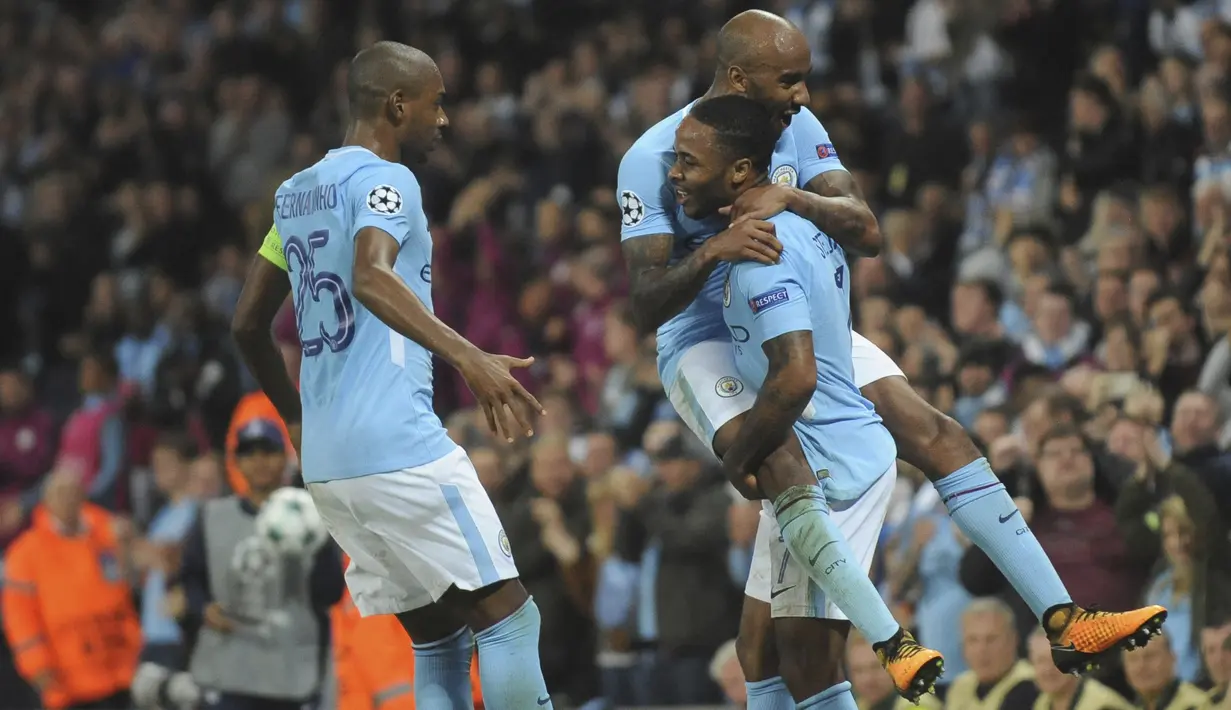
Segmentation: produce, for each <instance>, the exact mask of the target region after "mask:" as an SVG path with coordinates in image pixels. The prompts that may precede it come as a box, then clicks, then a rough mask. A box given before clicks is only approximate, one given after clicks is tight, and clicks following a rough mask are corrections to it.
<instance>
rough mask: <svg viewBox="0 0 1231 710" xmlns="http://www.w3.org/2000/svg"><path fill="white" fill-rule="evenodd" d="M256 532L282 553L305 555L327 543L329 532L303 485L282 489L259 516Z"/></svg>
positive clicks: (276, 492)
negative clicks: (301, 486)
mask: <svg viewBox="0 0 1231 710" xmlns="http://www.w3.org/2000/svg"><path fill="white" fill-rule="evenodd" d="M256 533H257V535H258V536H259V537H260V538H261V539H263V540H264V541H265V542H267V543H269V546H270V547H272V548H273V549H274V550H277V551H278V552H279V553H281V554H283V555H289V556H297V557H306V556H308V555H311V554H313V553H315V552H316V551H317V550H319V549H320V547H321V545H323V544H324V543H325V540H326V539H327V538H328V536H329V533H328V531H327V530H326V529H325V522H324V521H323V520H321V515H320V513H318V512H316V504H315V503H313V502H312V495H311V494H310V493H308V492H307V491H306V490H304V489H302V488H293V487H289V486H288V487H286V488H279V489H278V490H276V491H274V492H273V495H271V496H269V500H267V501H265V505H263V506H261V512H259V513H257V516H256Z"/></svg>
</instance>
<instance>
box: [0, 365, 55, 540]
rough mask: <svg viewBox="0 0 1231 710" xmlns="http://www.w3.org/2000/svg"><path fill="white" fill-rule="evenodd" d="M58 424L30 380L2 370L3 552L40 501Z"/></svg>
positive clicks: (0, 503)
mask: <svg viewBox="0 0 1231 710" xmlns="http://www.w3.org/2000/svg"><path fill="white" fill-rule="evenodd" d="M56 433H57V432H56V423H55V420H54V419H52V416H51V414H50V412H48V411H47V410H46V409H44V408H42V407H41V406H39V404H38V403H37V402H36V401H35V399H34V387H33V383H32V382H31V381H30V377H29V376H28V375H27V374H26V373H24V372H22V371H21V370H20V369H18V368H15V367H6V368H4V369H2V370H0V481H3V484H2V485H3V488H2V489H0V550H2V549H4V548H6V547H8V543H9V542H10V541H12V539H13V537H14V536H15V535H16V534H17V532H18V531H19V529H20V527H21V525H22V523H23V522H24V521H25V518H26V511H27V510H29V509H30V508H32V507H34V504H35V503H36V502H37V501H38V498H39V483H40V482H41V480H42V478H43V476H44V475H46V474H47V471H48V470H49V469H50V468H51V463H52V459H53V457H54V456H55V451H56Z"/></svg>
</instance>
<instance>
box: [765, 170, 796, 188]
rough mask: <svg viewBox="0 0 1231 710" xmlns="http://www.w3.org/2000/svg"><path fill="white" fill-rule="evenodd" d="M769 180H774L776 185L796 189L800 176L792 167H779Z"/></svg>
mask: <svg viewBox="0 0 1231 710" xmlns="http://www.w3.org/2000/svg"><path fill="white" fill-rule="evenodd" d="M769 179H770V180H772V181H773V183H774V184H775V185H785V186H786V187H795V181H796V180H797V179H798V175H797V174H796V172H795V168H793V167H791V166H790V165H779V166H778V167H777V168H776V169H775V170H774V174H773V175H771V176H770V177H769Z"/></svg>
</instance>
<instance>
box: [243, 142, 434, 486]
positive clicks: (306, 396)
mask: <svg viewBox="0 0 1231 710" xmlns="http://www.w3.org/2000/svg"><path fill="white" fill-rule="evenodd" d="M364 227H377V228H378V229H382V230H384V231H386V232H388V233H389V234H390V235H392V236H393V238H394V239H396V240H397V241H398V243H399V244H400V245H401V250H400V251H399V252H398V257H397V261H396V262H395V264H394V270H395V271H396V272H397V274H398V276H400V277H402V280H404V281H405V282H406V283H407V285H409V286H410V288H411V290H412V291H414V292H415V295H416V296H417V297H418V298H419V300H420V301H422V302H423V303H424V305H426V306H427V307H428V308H429V309H431V308H432V237H431V234H430V233H429V232H428V228H427V215H425V214H424V213H423V199H422V195H421V194H420V190H419V183H418V181H417V180H416V179H415V176H414V174H413V173H411V172H410V170H409V169H408V168H407V167H406V166H404V165H400V164H398V163H390V162H388V161H386V160H382V159H380V158H378V157H377V156H376V155H375V154H374V153H372V152H371V151H369V150H367V149H365V148H360V147H358V146H350V147H346V148H339V149H337V150H331V151H329V152H328V153H327V154H326V155H325V157H324V158H322V159H321V160H320V161H319V162H318V163H316V164H315V165H313V166H312V167H310V168H308V169H306V170H303V171H301V172H299V173H296V174H295V175H294V176H293V177H292V178H291V179H289V180H287V181H286V182H284V183H282V185H281V186H280V187H279V188H278V192H277V194H276V195H275V197H274V229H273V230H271V235H273V236H275V237H280V239H281V245H282V251H283V254H282V256H283V257H284V259H285V265H284V266H285V268H286V270H287V274H288V275H289V276H290V279H291V298H292V300H293V302H294V306H295V322H296V323H297V324H298V326H299V337H300V341H301V342H302V345H303V365H302V368H301V372H300V378H299V382H300V389H299V394H300V398H301V399H302V400H303V451H302V452H301V453H302V466H303V477H304V481H305V482H308V483H318V482H321V481H330V480H334V479H339V478H354V477H356V476H364V475H368V474H372V473H384V472H388V471H396V470H400V469H403V468H411V467H414V466H421V465H423V464H426V463H429V462H432V461H435V460H437V459H439V458H441V457H443V456H445V455H447V454H449V453H451V452H452V451H453V450H454V449H455V448H456V446H457V445H456V444H454V443H453V441H452V440H450V439H449V436H448V434H447V433H446V432H445V428H444V426H443V425H442V424H441V422H440V418H439V417H437V416H436V413H435V411H434V410H433V408H432V355H431V353H430V352H428V351H427V350H426V349H425V348H423V347H422V346H420V345H418V344H416V343H415V342H413V341H411V340H409V339H408V338H404V337H402V336H401V335H399V334H398V333H397V332H395V331H394V330H393V329H391V328H390V327H389V326H387V325H385V324H384V323H383V322H381V321H380V320H379V319H378V318H377V317H376V316H374V315H372V313H371V312H369V311H368V310H367V309H366V308H365V307H364V306H363V304H362V303H360V302H359V300H358V299H356V298H355V297H354V296H352V295H351V291H350V287H351V283H352V282H351V275H352V274H353V272H354V269H355V235H356V234H357V233H358V232H359V230H361V229H363V228H364ZM275 232H276V234H274V233H275ZM267 251H268V250H267V249H262V253H267ZM271 260H272V261H275V263H277V261H276V260H275V259H271Z"/></svg>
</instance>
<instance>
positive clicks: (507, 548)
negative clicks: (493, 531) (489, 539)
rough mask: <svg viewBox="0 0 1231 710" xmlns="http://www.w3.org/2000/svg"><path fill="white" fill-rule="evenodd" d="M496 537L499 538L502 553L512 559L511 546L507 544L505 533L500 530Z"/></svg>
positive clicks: (507, 537)
mask: <svg viewBox="0 0 1231 710" xmlns="http://www.w3.org/2000/svg"><path fill="white" fill-rule="evenodd" d="M497 537H498V538H499V539H500V551H501V552H503V553H504V556H505V557H507V558H509V559H513V548H512V547H510V546H509V536H508V535H505V534H504V531H503V530H501V531H500V535H498V536H497Z"/></svg>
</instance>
